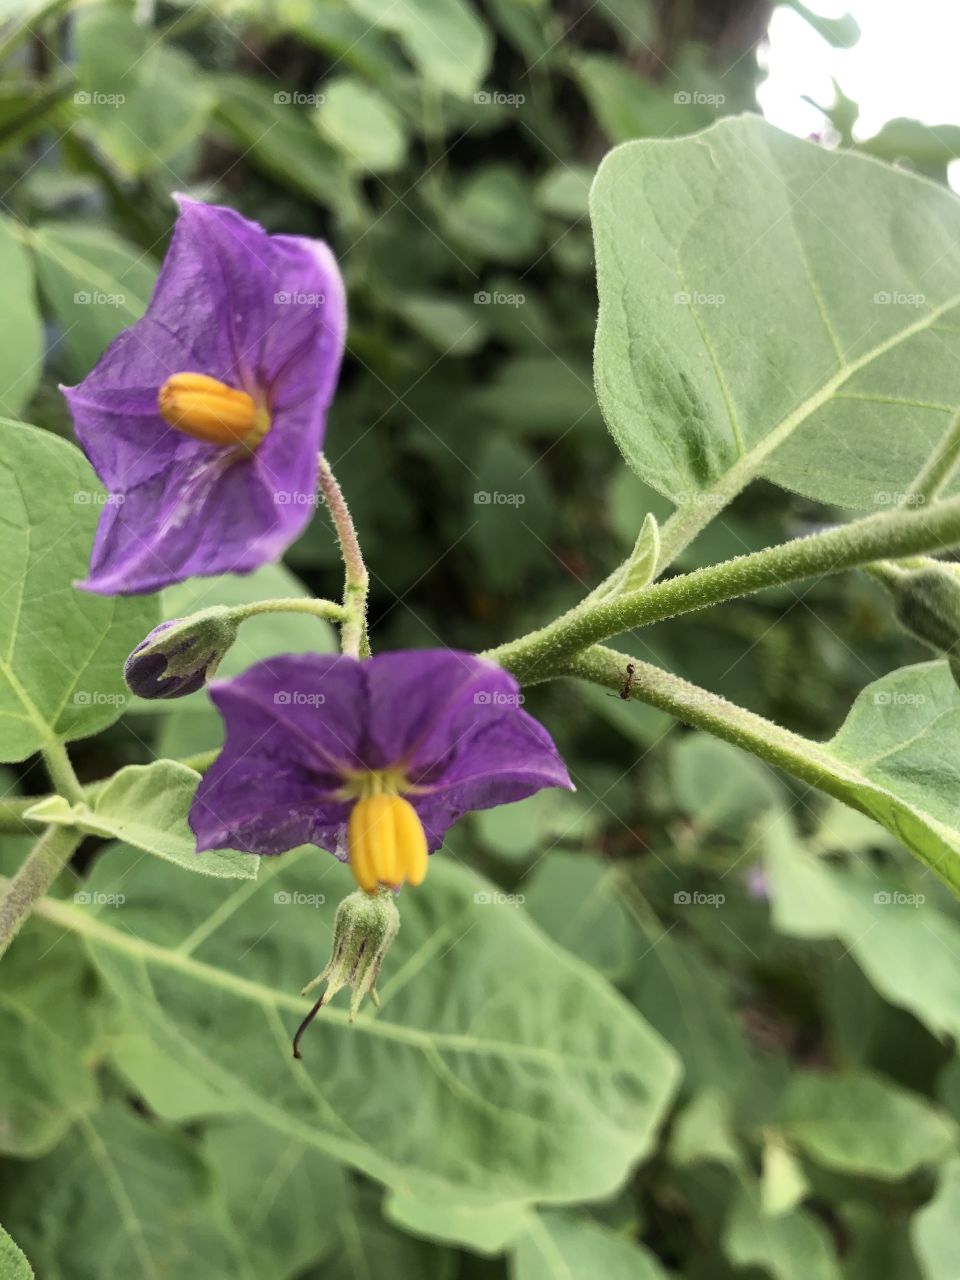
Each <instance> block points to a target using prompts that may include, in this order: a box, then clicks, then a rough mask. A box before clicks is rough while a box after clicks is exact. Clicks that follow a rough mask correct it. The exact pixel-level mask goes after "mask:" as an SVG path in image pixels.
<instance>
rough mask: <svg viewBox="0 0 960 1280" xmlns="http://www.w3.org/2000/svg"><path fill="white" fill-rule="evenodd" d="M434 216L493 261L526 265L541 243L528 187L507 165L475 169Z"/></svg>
mask: <svg viewBox="0 0 960 1280" xmlns="http://www.w3.org/2000/svg"><path fill="white" fill-rule="evenodd" d="M437 214H438V216H439V217H441V218H442V219H443V221H444V223H445V225H446V229H447V231H448V233H449V234H450V236H451V237H452V238H453V239H454V240H456V241H458V242H459V243H460V244H461V245H462V246H463V247H464V249H466V250H467V251H469V252H470V253H476V254H478V255H480V256H482V257H484V258H487V259H492V260H493V261H494V262H525V261H526V260H527V259H528V258H530V257H531V256H532V255H533V254H534V252H535V251H536V247H537V245H538V243H539V240H540V229H541V224H540V215H539V213H538V212H537V208H536V206H535V205H534V203H533V198H532V196H531V193H530V188H529V184H528V183H527V182H526V181H525V180H524V178H523V177H522V175H521V174H520V172H519V171H518V170H516V169H514V168H512V167H510V166H509V165H488V166H487V167H486V168H480V169H477V170H475V171H474V173H473V174H472V175H471V176H470V178H468V179H467V181H466V182H465V183H464V184H463V186H462V187H461V188H460V190H459V191H458V192H457V193H456V194H455V195H453V196H452V197H448V198H445V199H444V200H443V201H442V203H441V204H440V205H439V207H438V209H437ZM554 365H555V362H554Z"/></svg>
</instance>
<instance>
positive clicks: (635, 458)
mask: <svg viewBox="0 0 960 1280" xmlns="http://www.w3.org/2000/svg"><path fill="white" fill-rule="evenodd" d="M591 212H592V217H593V226H594V233H595V237H596V248H597V271H598V278H599V292H600V316H599V323H598V329H597V346H596V374H597V387H598V392H599V396H600V402H601V406H602V408H603V411H604V415H605V417H606V419H607V423H608V425H609V426H610V429H611V431H612V432H613V434H614V436H615V437H616V439H617V442H618V443H619V445H620V447H621V449H622V450H623V453H624V456H625V457H626V458H627V461H628V462H629V463H630V465H631V466H632V467H633V468H634V470H636V471H637V472H638V474H639V475H641V476H642V477H643V479H644V480H645V481H647V482H648V483H649V484H652V485H654V486H655V487H656V488H657V489H659V490H660V491H661V492H663V493H665V494H668V495H669V496H670V497H671V498H673V499H674V501H676V502H678V503H683V502H694V501H700V502H701V504H704V503H705V500H704V499H703V497H702V495H703V494H704V493H709V492H710V491H711V490H716V491H717V492H719V493H722V494H724V495H725V496H729V494H730V493H731V492H736V490H737V489H739V488H740V487H742V486H743V484H745V483H746V482H747V481H749V479H750V478H751V477H753V476H756V475H766V476H768V477H770V478H772V479H774V480H776V481H778V482H779V483H781V484H783V485H786V486H788V487H789V488H793V489H796V490H798V491H800V492H801V493H805V494H808V495H809V496H811V497H815V498H818V499H820V500H822V501H825V502H834V503H839V504H841V505H848V506H854V507H881V506H883V505H885V504H888V503H890V502H891V501H894V500H895V498H894V497H892V495H894V494H896V493H899V492H902V491H904V490H906V489H907V488H908V486H909V482H910V481H911V479H912V478H913V476H914V475H915V474H916V473H917V471H918V470H919V468H920V466H921V464H922V463H923V462H924V460H925V459H926V458H927V456H928V454H929V452H930V449H931V446H932V444H933V442H934V441H935V440H937V439H938V438H939V437H940V436H941V435H942V433H943V431H944V430H945V428H946V426H947V423H948V421H949V417H950V415H951V414H952V413H953V411H954V407H955V406H956V405H957V404H958V403H960V363H958V362H957V359H956V350H955V348H956V336H955V335H956V333H957V332H958V329H960V326H958V325H957V319H958V317H960V260H958V258H957V255H956V254H955V253H954V252H953V247H954V246H955V244H956V242H957V238H958V236H960V204H958V203H957V200H956V197H955V196H954V195H952V194H951V193H950V192H949V191H948V190H946V189H945V188H943V187H941V186H936V185H934V184H932V183H930V182H927V181H926V180H924V179H922V178H917V177H914V176H912V175H910V174H908V173H906V172H905V171H903V170H902V169H894V168H890V167H887V166H886V165H883V164H880V163H878V162H876V161H874V160H872V159H870V158H867V157H864V156H859V155H856V154H853V153H851V152H843V153H835V152H830V151H827V150H825V149H824V148H822V147H819V146H816V145H814V144H812V143H809V142H804V141H799V140H798V139H796V138H793V137H790V136H788V135H787V134H784V133H781V132H779V131H778V130H777V129H774V128H773V127H772V126H771V125H768V124H766V123H765V122H764V121H762V120H760V119H758V118H755V117H747V116H744V117H740V118H737V119H732V120H727V121H723V122H721V123H719V124H716V125H714V126H713V127H711V128H710V129H708V130H706V131H705V132H704V133H701V134H697V135H695V136H694V137H691V138H685V139H680V140H676V141H675V140H669V141H667V140H656V141H649V142H647V141H638V142H629V143H626V144H624V145H623V146H621V147H618V148H616V150H614V151H613V152H612V153H611V154H610V155H609V156H608V157H607V159H606V160H605V161H604V163H603V165H602V167H601V169H600V172H599V174H598V176H597V179H596V182H595V184H594V187H593V191H592V195H591ZM706 510H709V504H708V503H707V504H706V505H705V511H706Z"/></svg>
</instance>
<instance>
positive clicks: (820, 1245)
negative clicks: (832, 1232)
mask: <svg viewBox="0 0 960 1280" xmlns="http://www.w3.org/2000/svg"><path fill="white" fill-rule="evenodd" d="M723 1247H724V1252H725V1253H726V1255H727V1257H728V1258H729V1259H730V1261H731V1262H732V1263H734V1265H735V1266H737V1267H762V1268H763V1269H764V1270H765V1271H767V1272H769V1274H770V1275H771V1276H774V1277H775V1280H840V1269H839V1267H838V1265H837V1262H836V1259H835V1258H834V1255H833V1250H832V1248H831V1246H830V1242H829V1238H828V1236H827V1233H826V1231H825V1230H824V1228H823V1227H822V1226H821V1225H820V1223H819V1222H818V1221H817V1219H816V1218H814V1217H813V1216H812V1215H810V1214H808V1213H806V1212H805V1211H804V1210H803V1209H797V1210H795V1211H794V1212H793V1213H785V1214H782V1215H781V1216H780V1217H777V1218H770V1217H766V1216H765V1215H764V1214H763V1213H762V1211H761V1209H760V1207H759V1204H758V1203H757V1202H756V1201H755V1199H754V1198H753V1197H752V1196H751V1194H750V1193H749V1192H747V1191H746V1190H744V1191H742V1192H741V1193H740V1195H739V1197H738V1198H737V1201H736V1203H735V1204H734V1207H733V1210H732V1211H731V1214H730V1219H729V1221H728V1222H727V1226H726V1230H725V1232H724V1240H723Z"/></svg>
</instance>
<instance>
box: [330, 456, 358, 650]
mask: <svg viewBox="0 0 960 1280" xmlns="http://www.w3.org/2000/svg"><path fill="white" fill-rule="evenodd" d="M319 481H320V491H321V493H322V494H323V498H324V501H325V502H326V504H327V510H328V511H329V512H330V518H331V520H332V521H333V527H334V528H335V529H336V531H337V539H338V540H339V543H340V554H341V556H342V557H343V569H344V581H343V609H344V613H345V614H346V616H345V618H344V619H343V622H342V624H341V627H340V648H341V649H342V650H343V652H344V653H346V654H349V655H350V657H353V658H369V657H370V640H369V638H368V636H367V593H368V591H369V585H370V579H369V577H368V575H367V566H366V565H365V564H364V562H363V553H362V552H361V550H360V542H359V540H358V538H357V531H356V528H355V527H354V523H353V518H352V517H351V515H350V508H349V507H348V506H347V502H346V499H345V498H344V496H343V490H342V489H341V488H340V486H339V484H338V483H337V480H336V477H335V476H334V474H333V472H332V471H331V470H330V464H329V462H327V460H326V458H325V457H324V456H323V454H321V455H320V459H319Z"/></svg>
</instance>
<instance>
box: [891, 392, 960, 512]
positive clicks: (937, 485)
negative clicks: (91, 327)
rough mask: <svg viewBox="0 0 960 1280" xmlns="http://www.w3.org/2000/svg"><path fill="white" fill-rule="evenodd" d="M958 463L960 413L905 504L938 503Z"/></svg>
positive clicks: (911, 489)
mask: <svg viewBox="0 0 960 1280" xmlns="http://www.w3.org/2000/svg"><path fill="white" fill-rule="evenodd" d="M958 463H960V413H957V414H956V415H955V416H954V417H953V418H952V419H951V421H950V425H949V426H948V427H947V429H946V431H945V432H944V433H943V436H942V438H941V440H940V443H939V444H938V445H937V447H936V449H935V450H934V452H933V454H932V455H931V456H930V458H929V459H928V460H927V462H926V463H925V464H924V465H923V467H922V468H921V469H920V472H919V474H918V475H917V478H916V479H915V480H914V482H913V484H912V485H911V486H910V489H909V491H908V492H907V493H906V494H904V497H903V504H904V505H905V506H908V505H911V504H921V503H926V502H936V500H937V499H938V498H939V497H940V495H941V494H942V493H943V491H944V489H945V488H946V487H947V485H948V484H949V483H950V480H951V479H952V477H953V474H954V472H955V471H956V469H957V464H958Z"/></svg>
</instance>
